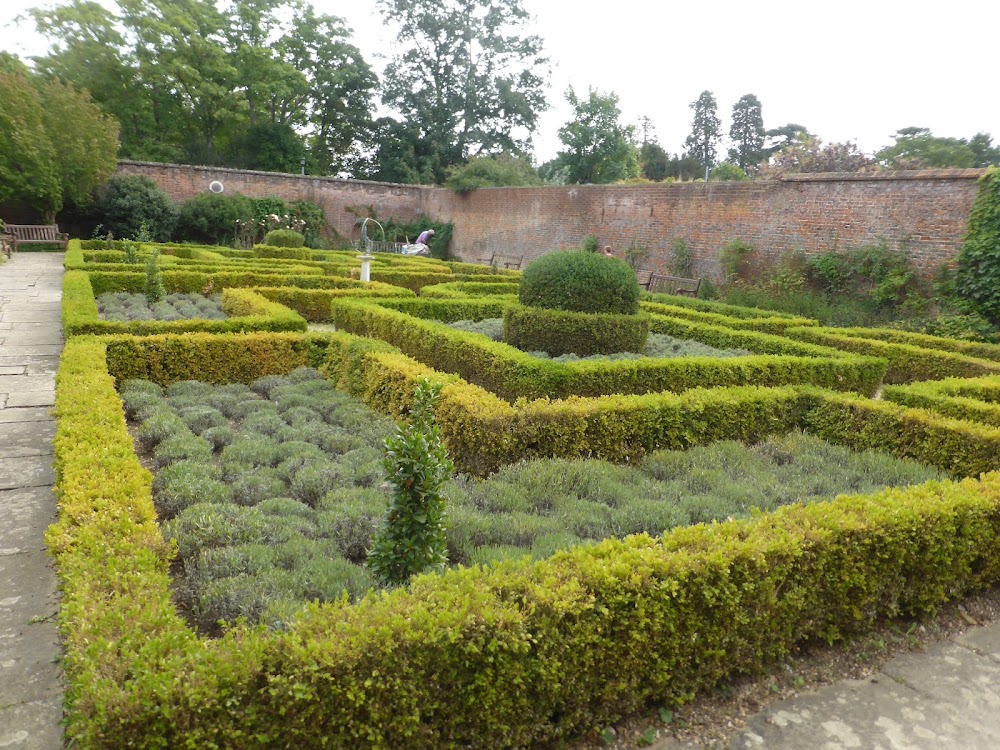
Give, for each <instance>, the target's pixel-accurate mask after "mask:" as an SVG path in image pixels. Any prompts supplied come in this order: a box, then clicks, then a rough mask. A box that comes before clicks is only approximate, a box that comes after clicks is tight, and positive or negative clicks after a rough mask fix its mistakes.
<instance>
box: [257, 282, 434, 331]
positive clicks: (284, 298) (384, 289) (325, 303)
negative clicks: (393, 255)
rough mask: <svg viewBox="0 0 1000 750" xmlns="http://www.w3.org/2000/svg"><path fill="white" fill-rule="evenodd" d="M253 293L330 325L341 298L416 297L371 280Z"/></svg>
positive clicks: (277, 288) (276, 288)
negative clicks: (350, 284)
mask: <svg viewBox="0 0 1000 750" xmlns="http://www.w3.org/2000/svg"><path fill="white" fill-rule="evenodd" d="M253 291H255V292H257V293H258V294H260V295H261V296H262V297H266V298H267V299H269V300H273V301H274V302H280V303H281V304H282V305H285V306H286V307H289V308H291V309H292V310H295V312H297V313H298V314H299V315H301V316H302V317H303V318H305V319H306V320H308V321H309V322H310V323H329V322H330V321H331V320H332V318H331V317H330V302H331V301H332V300H334V299H336V298H338V297H393V298H397V297H405V296H407V295H410V296H416V295H414V293H413V292H411V291H410V290H409V289H403V288H402V287H398V286H390V285H389V284H380V283H379V282H377V281H372V282H370V283H368V284H362V285H360V286H357V287H350V288H346V289H296V288H294V287H253Z"/></svg>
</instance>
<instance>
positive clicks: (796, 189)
mask: <svg viewBox="0 0 1000 750" xmlns="http://www.w3.org/2000/svg"><path fill="white" fill-rule="evenodd" d="M118 173H119V174H143V175H146V176H148V177H151V178H152V179H153V180H155V181H156V182H157V183H158V184H159V185H161V186H162V187H163V188H164V189H165V190H166V191H167V193H169V194H170V195H171V196H172V197H173V198H174V199H175V200H177V201H183V200H186V199H187V198H189V197H191V196H192V195H195V194H197V193H200V192H204V191H207V190H208V185H209V183H210V182H211V181H212V180H219V181H220V182H222V183H223V185H225V190H226V192H227V193H235V192H240V193H243V194H245V195H250V196H255V197H264V196H271V195H276V196H279V197H281V198H284V199H285V200H296V199H304V200H310V201H314V202H316V203H318V204H319V205H321V206H322V207H323V209H324V210H325V212H326V216H327V220H328V222H329V224H330V226H331V228H333V229H334V230H335V231H336V232H338V233H339V234H340V235H342V236H348V237H349V236H350V235H351V230H352V227H353V225H354V224H355V222H356V220H357V216H356V214H355V213H352V211H351V210H348V209H357V208H358V207H369V206H370V207H372V208H374V210H375V212H376V214H377V215H378V216H379V217H383V218H387V217H393V218H398V219H403V220H409V219H412V218H414V217H416V216H417V215H419V214H420V213H424V214H426V215H428V216H430V217H432V218H434V219H439V220H445V221H451V222H453V223H454V224H455V233H454V236H453V238H452V246H451V250H452V253H453V254H455V255H457V256H459V257H463V258H466V259H473V260H474V259H476V258H479V257H482V256H488V255H491V254H492V253H494V252H501V253H507V254H513V255H524V256H526V257H525V260H526V261H527V260H530V259H532V258H536V257H538V256H540V255H543V254H545V253H547V252H551V251H553V250H558V249H560V248H567V247H577V246H579V245H580V242H581V241H582V240H583V238H584V237H586V236H587V235H589V234H593V235H596V236H597V238H598V241H599V242H600V244H601V245H606V244H607V245H611V246H612V248H613V249H614V250H615V252H616V253H618V254H619V255H621V254H622V253H623V252H624V250H625V248H627V247H628V246H629V245H630V244H631V243H633V242H634V243H636V244H637V245H641V246H643V247H645V248H648V249H649V250H650V252H651V258H650V262H649V265H651V266H654V267H657V268H661V269H664V270H665V269H666V266H667V264H668V263H669V258H670V246H671V244H672V243H673V242H674V241H675V240H676V239H683V240H684V241H685V243H687V246H688V247H689V248H690V249H691V251H692V254H693V258H694V273H695V274H696V275H699V276H706V277H710V278H717V277H718V276H719V275H720V268H719V264H718V253H719V249H720V248H721V247H722V246H723V245H724V244H725V243H727V242H729V241H731V240H734V239H741V240H744V241H745V242H748V243H750V244H751V245H753V246H754V248H756V250H757V252H758V254H759V255H761V256H764V257H772V258H776V257H779V256H780V255H781V254H782V253H784V252H786V251H793V250H801V251H803V252H805V253H807V254H813V253H822V252H829V251H831V250H835V249H845V248H849V247H858V246H861V245H865V244H869V243H874V242H877V241H878V240H879V239H884V240H885V241H886V242H888V244H889V245H890V246H891V247H894V248H904V249H906V250H907V252H908V253H909V254H910V256H911V257H912V258H913V261H914V263H915V264H916V265H917V266H918V267H919V268H921V269H922V270H923V271H924V273H926V274H931V273H933V271H934V270H935V269H936V268H937V267H938V266H940V265H941V264H942V263H944V262H946V261H948V260H950V259H951V258H953V257H954V255H955V254H956V253H957V252H958V249H959V247H960V246H961V241H962V236H963V234H964V233H965V227H966V222H967V220H968V215H969V209H970V208H971V206H972V201H973V199H974V198H975V195H976V189H977V185H976V180H977V179H978V178H979V176H980V175H982V173H983V172H982V170H975V169H947V170H923V171H914V172H882V173H873V174H823V175H795V176H790V177H786V178H784V179H781V180H758V181H754V182H709V183H661V184H655V185H571V186H564V187H551V186H550V187H539V188H486V189H480V190H475V191H473V192H472V193H470V194H468V195H465V196H460V195H456V194H455V193H453V192H452V191H450V190H447V189H444V188H429V187H420V186H413V185H395V184H388V183H378V182H364V181H359V180H341V179H337V178H331V177H310V176H299V175H281V174H273V173H268V172H247V171H240V170H233V169H218V168H213V167H191V166H180V165H169V164H150V163H146V162H128V161H123V162H121V163H120V164H119V167H118Z"/></svg>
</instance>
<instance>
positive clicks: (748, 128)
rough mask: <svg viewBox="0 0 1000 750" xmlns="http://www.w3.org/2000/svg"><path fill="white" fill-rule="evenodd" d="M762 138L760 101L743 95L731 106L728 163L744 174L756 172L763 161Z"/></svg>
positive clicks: (762, 127)
mask: <svg viewBox="0 0 1000 750" xmlns="http://www.w3.org/2000/svg"><path fill="white" fill-rule="evenodd" d="M764 136H765V133H764V117H763V114H762V113H761V104H760V99H758V98H757V97H756V96H754V95H753V94H744V95H743V96H741V97H740V99H739V101H738V102H736V104H734V105H733V125H732V127H731V128H730V129H729V138H730V139H731V140H732V142H733V148H731V149H729V161H731V162H733V163H734V164H736V165H737V166H738V167H739V168H740V169H741V170H743V171H744V172H749V171H754V170H756V168H757V165H759V164H760V163H761V161H763V159H764Z"/></svg>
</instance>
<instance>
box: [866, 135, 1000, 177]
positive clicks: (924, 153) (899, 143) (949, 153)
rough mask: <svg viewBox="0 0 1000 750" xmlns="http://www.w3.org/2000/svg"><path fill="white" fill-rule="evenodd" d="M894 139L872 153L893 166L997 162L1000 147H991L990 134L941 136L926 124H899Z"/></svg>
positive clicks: (999, 159)
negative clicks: (910, 125)
mask: <svg viewBox="0 0 1000 750" xmlns="http://www.w3.org/2000/svg"><path fill="white" fill-rule="evenodd" d="M893 140H895V143H894V144H893V145H891V146H886V147H885V148H883V149H882V150H881V151H879V152H878V153H876V154H875V159H876V160H877V161H878V162H879V163H880V164H883V165H885V166H887V167H890V168H892V169H922V168H927V167H931V168H933V167H937V168H948V167H957V168H966V169H968V168H972V167H988V166H990V165H994V164H1000V150H998V149H994V148H992V138H991V137H990V136H989V135H987V134H986V133H977V134H976V135H975V136H973V138H972V140H971V141H967V140H966V139H964V138H942V137H939V136H935V135H933V134H931V131H930V130H928V129H927V128H916V127H909V128H901V129H900V130H897V131H896V133H895V135H894V136H893Z"/></svg>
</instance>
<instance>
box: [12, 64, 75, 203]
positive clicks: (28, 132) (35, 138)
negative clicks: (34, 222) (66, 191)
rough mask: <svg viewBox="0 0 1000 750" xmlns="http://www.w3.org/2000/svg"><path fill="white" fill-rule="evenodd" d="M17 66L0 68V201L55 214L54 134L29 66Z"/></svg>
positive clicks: (58, 198) (59, 195)
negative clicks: (7, 68) (22, 204)
mask: <svg viewBox="0 0 1000 750" xmlns="http://www.w3.org/2000/svg"><path fill="white" fill-rule="evenodd" d="M19 66H20V70H15V71H4V72H0V101H2V102H3V107H2V108H0V201H3V202H7V201H12V200H20V201H24V202H25V203H27V204H28V205H30V206H32V207H33V208H35V209H36V210H38V211H43V212H46V213H47V214H49V215H52V216H54V215H55V212H56V211H58V210H59V209H60V208H62V204H63V190H62V186H61V184H60V170H59V167H58V165H57V155H56V153H55V149H54V147H53V143H52V135H53V134H50V133H49V131H48V128H47V127H46V115H45V112H44V109H43V107H42V101H41V98H40V97H39V95H38V91H37V90H36V89H35V87H34V85H33V84H32V82H31V80H30V78H29V73H28V70H27V68H25V67H24V66H23V65H20V64H19Z"/></svg>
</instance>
